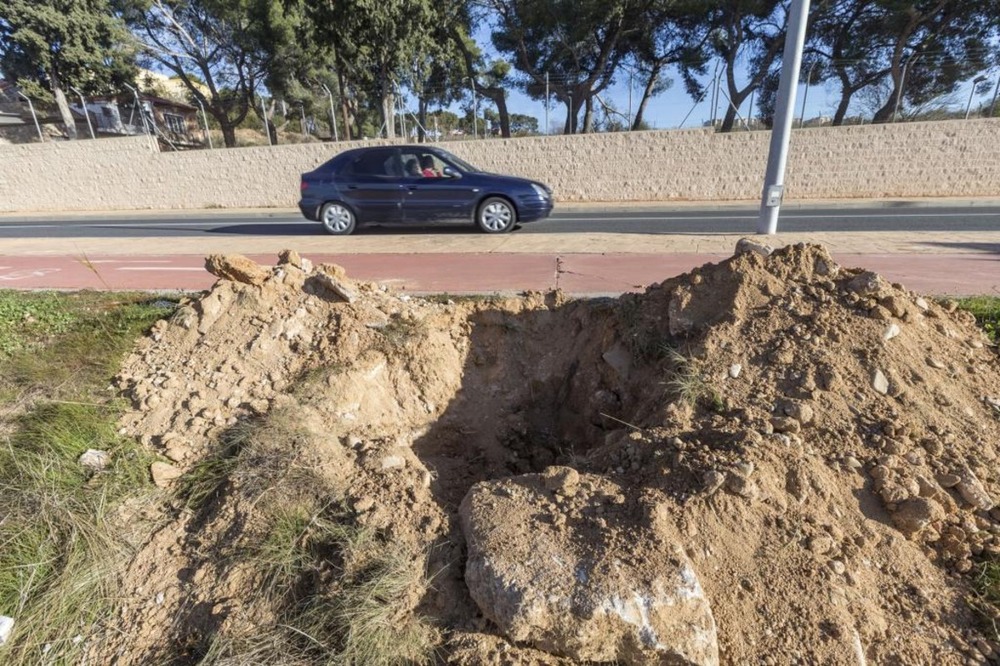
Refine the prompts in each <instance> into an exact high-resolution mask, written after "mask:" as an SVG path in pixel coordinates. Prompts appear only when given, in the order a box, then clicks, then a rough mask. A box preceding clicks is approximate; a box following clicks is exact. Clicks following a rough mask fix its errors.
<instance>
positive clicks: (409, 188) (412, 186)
mask: <svg viewBox="0 0 1000 666" xmlns="http://www.w3.org/2000/svg"><path fill="white" fill-rule="evenodd" d="M406 189H408V190H409V191H411V192H412V191H413V190H417V189H420V188H419V187H417V186H416V185H409V186H408V187H407V188H406Z"/></svg>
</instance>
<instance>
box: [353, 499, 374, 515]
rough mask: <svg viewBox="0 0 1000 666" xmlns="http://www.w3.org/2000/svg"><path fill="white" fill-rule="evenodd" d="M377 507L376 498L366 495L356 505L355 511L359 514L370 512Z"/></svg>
mask: <svg viewBox="0 0 1000 666" xmlns="http://www.w3.org/2000/svg"><path fill="white" fill-rule="evenodd" d="M374 506H375V498H374V497H371V496H370V495H366V496H364V497H362V498H361V499H359V500H358V501H356V502H355V503H354V510H355V511H356V512H358V513H365V512H367V511H370V510H371V509H372V507H374Z"/></svg>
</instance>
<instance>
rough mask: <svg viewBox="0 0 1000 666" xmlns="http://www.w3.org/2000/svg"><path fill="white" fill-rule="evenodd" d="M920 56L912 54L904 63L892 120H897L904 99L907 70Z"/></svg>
mask: <svg viewBox="0 0 1000 666" xmlns="http://www.w3.org/2000/svg"><path fill="white" fill-rule="evenodd" d="M919 57H920V56H910V57H909V58H907V59H906V62H904V63H903V75H902V76H901V77H899V94H898V95H896V105H895V106H894V107H893V109H892V122H896V116H897V115H899V103H900V101H902V99H903V90H904V88H905V87H906V70H907V69H908V68H909V67H910V63H911V62H915V61H916V59H917V58H919Z"/></svg>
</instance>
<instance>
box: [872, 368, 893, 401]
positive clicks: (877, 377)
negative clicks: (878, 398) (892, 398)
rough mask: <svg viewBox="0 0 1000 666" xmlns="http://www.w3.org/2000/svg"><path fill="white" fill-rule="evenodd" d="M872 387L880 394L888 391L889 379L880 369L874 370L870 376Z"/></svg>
mask: <svg viewBox="0 0 1000 666" xmlns="http://www.w3.org/2000/svg"><path fill="white" fill-rule="evenodd" d="M872 388H873V389H875V390H876V391H877V392H878V393H881V394H882V395H886V394H887V393H888V392H889V380H888V379H886V377H885V375H884V374H883V373H882V371H881V370H876V371H875V374H874V375H873V376H872Z"/></svg>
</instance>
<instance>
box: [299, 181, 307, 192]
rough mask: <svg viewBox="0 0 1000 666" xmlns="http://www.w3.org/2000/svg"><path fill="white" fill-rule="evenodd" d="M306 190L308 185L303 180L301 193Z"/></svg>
mask: <svg viewBox="0 0 1000 666" xmlns="http://www.w3.org/2000/svg"><path fill="white" fill-rule="evenodd" d="M308 188H309V183H307V182H306V181H304V180H303V181H302V187H301V189H302V191H303V192H305V191H306V190H307V189H308Z"/></svg>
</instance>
